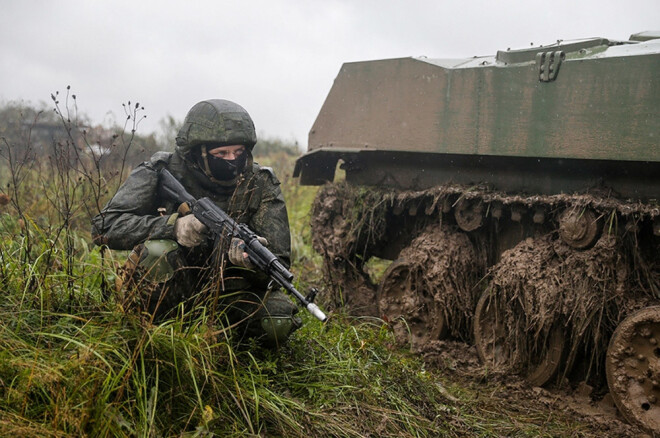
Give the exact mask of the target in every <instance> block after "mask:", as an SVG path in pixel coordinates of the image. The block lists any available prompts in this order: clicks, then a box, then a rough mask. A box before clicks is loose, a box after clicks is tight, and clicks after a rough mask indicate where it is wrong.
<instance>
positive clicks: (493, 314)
mask: <svg viewBox="0 0 660 438" xmlns="http://www.w3.org/2000/svg"><path fill="white" fill-rule="evenodd" d="M507 334H508V333H507V328H506V326H505V324H504V320H503V316H502V315H500V314H499V312H498V310H497V306H496V305H495V300H494V299H493V294H492V293H490V292H489V291H486V292H484V293H483V295H482V296H481V298H480V299H479V302H478V303H477V308H476V310H475V316H474V341H475V344H476V347H477V353H478V354H479V358H480V359H481V361H482V362H483V363H484V364H486V365H488V366H491V367H493V368H495V369H507V368H512V367H513V366H514V365H515V364H513V363H511V361H512V355H513V352H512V351H511V349H510V347H509V345H508V343H507ZM564 346H565V338H564V334H563V332H562V330H561V327H555V328H553V329H552V330H551V332H550V335H549V336H548V340H547V345H545V346H543V348H542V349H541V350H540V351H542V353H541V354H539V355H537V357H536V358H535V359H534V360H533V361H532V363H531V364H530V365H529V366H528V367H527V371H526V372H525V373H524V376H523V377H524V378H525V380H527V381H528V382H529V383H531V384H532V385H534V386H542V385H543V384H545V383H547V382H548V381H549V380H550V379H551V378H552V377H553V376H554V375H555V374H556V372H557V370H558V369H559V365H560V364H561V361H562V356H563V351H564Z"/></svg>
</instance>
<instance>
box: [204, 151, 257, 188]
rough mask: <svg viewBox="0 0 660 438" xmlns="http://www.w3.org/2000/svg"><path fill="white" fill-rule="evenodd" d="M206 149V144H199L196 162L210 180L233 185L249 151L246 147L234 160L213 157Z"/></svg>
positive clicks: (243, 166)
mask: <svg viewBox="0 0 660 438" xmlns="http://www.w3.org/2000/svg"><path fill="white" fill-rule="evenodd" d="M214 147H215V146H214ZM207 149H208V148H207V146H206V145H201V146H200V147H199V152H198V154H197V157H196V158H197V160H196V161H197V163H198V164H199V166H200V167H201V168H202V170H203V171H204V173H205V174H206V176H208V177H209V178H210V179H211V180H212V181H213V180H216V181H217V182H219V183H221V184H222V185H224V186H227V185H232V186H233V185H235V184H236V179H237V178H238V175H240V174H241V173H243V170H245V164H246V163H247V160H248V155H249V151H248V150H247V149H246V150H245V151H244V152H243V153H242V154H241V155H239V156H238V157H237V158H236V159H234V160H225V159H224V158H219V157H215V156H213V155H211V154H209V153H208V150H207Z"/></svg>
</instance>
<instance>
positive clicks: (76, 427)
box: [0, 151, 589, 437]
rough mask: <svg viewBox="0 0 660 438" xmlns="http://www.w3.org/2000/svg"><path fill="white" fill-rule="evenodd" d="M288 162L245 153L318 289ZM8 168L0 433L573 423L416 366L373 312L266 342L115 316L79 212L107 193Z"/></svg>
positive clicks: (378, 433) (347, 430)
mask: <svg viewBox="0 0 660 438" xmlns="http://www.w3.org/2000/svg"><path fill="white" fill-rule="evenodd" d="M293 158H294V157H292V156H291V155H290V154H289V153H286V152H281V151H280V152H278V153H277V154H271V155H267V156H264V157H258V161H260V162H261V163H262V164H265V165H270V166H273V167H274V168H275V169H276V171H277V174H278V175H279V176H280V179H281V181H282V187H283V191H284V194H285V197H286V199H287V203H288V207H289V215H290V221H291V226H292V238H293V267H292V271H293V272H294V273H295V274H296V276H297V279H296V284H297V285H298V286H299V289H300V290H304V289H306V288H307V286H309V285H312V284H313V285H316V286H319V287H321V288H323V280H322V276H321V273H320V266H321V260H320V258H319V256H318V255H316V254H315V253H314V252H313V250H312V249H311V245H310V239H311V236H310V230H309V211H310V207H311V204H312V200H313V198H314V195H315V193H316V189H315V188H313V187H312V188H310V187H300V186H298V185H297V184H296V181H295V180H293V179H292V178H291V169H292V164H293ZM19 170H20V172H22V173H18V178H17V177H16V176H17V170H16V169H13V171H9V170H7V169H4V170H3V172H4V173H3V174H2V177H3V178H4V179H3V181H2V183H3V184H4V185H3V187H7V189H6V191H5V198H4V201H9V200H11V202H10V203H9V204H6V205H4V206H3V207H0V208H1V210H0V233H1V234H2V236H1V237H2V239H1V241H0V284H2V292H3V298H4V299H3V300H2V301H0V436H3V437H4V436H7V437H70V436H71V437H87V436H89V437H124V436H125V437H160V436H181V437H211V436H217V437H232V436H235V437H245V436H254V437H298V436H300V437H303V436H304V437H310V436H313V437H436V436H449V437H453V436H455V437H459V436H581V435H582V434H583V432H584V431H583V426H581V425H579V424H575V423H574V421H573V420H572V419H571V418H567V417H562V416H560V414H557V413H548V412H545V411H538V412H537V411H531V410H529V409H525V408H523V407H520V406H518V407H517V408H514V411H515V409H521V411H520V412H514V413H512V412H510V411H506V412H504V411H503V409H504V408H503V407H502V406H500V405H498V402H497V401H493V400H492V399H490V398H488V397H485V396H484V393H485V392H496V391H497V390H498V389H497V387H496V386H495V387H489V386H487V385H484V384H477V383H475V382H470V381H457V380H454V378H453V377H452V376H451V375H447V374H443V373H441V372H440V371H439V369H435V368H434V369H431V368H429V367H428V366H427V365H425V364H424V363H423V362H422V361H421V360H420V359H419V358H416V357H414V356H412V355H410V354H409V352H408V350H407V349H406V348H400V347H398V346H397V345H396V344H395V342H394V338H393V336H392V333H391V332H390V330H389V329H388V327H387V325H385V324H383V322H382V321H380V320H377V319H365V318H362V319H360V318H350V317H348V316H346V315H343V314H342V313H341V311H335V312H333V313H332V314H331V318H330V320H329V321H328V322H327V323H326V324H321V323H320V322H318V321H317V320H315V319H313V318H311V317H310V316H309V315H303V320H304V326H303V328H302V329H300V330H298V331H297V332H296V333H295V334H294V336H293V337H292V339H291V341H290V343H289V344H288V345H287V346H285V347H283V348H281V349H280V350H278V351H272V350H268V349H264V348H262V347H260V346H258V345H256V344H254V343H250V342H244V343H241V344H237V343H235V342H233V341H232V340H231V338H230V332H229V330H228V329H227V328H225V327H223V326H222V325H220V323H219V322H218V321H216V320H214V319H213V318H212V317H211V316H210V314H209V313H208V312H207V311H206V310H207V309H201V311H199V312H197V313H195V315H194V317H193V316H190V317H187V318H185V319H174V320H169V321H166V322H163V323H161V324H158V325H153V324H150V323H149V322H148V321H145V319H144V318H141V317H140V315H136V314H132V313H130V312H125V311H124V310H123V309H122V308H121V307H120V305H119V302H120V301H119V300H118V299H117V297H116V294H115V292H114V289H113V288H112V284H113V281H114V276H115V270H114V266H116V265H117V264H118V263H121V262H122V261H123V260H122V257H123V255H122V254H113V253H112V252H109V251H101V250H100V248H99V247H97V246H94V245H92V244H91V243H90V239H89V232H88V231H87V227H88V223H89V222H88V220H89V216H90V214H93V213H94V206H95V205H98V204H99V203H100V201H101V200H102V199H107V197H108V196H109V194H110V191H109V190H106V191H104V190H103V189H104V188H105V187H106V185H105V184H108V185H109V184H110V183H108V182H107V181H106V180H103V181H106V182H105V183H101V180H100V179H99V180H95V179H94V178H90V177H89V173H83V174H80V173H78V171H77V170H75V169H71V168H66V167H64V168H62V169H60V170H59V171H53V172H51V173H49V172H46V171H44V169H43V168H42V169H36V168H32V169H19ZM80 175H83V176H80ZM119 175H120V176H121V175H122V174H121V173H119ZM95 184H96V185H95ZM99 188H101V190H100V191H99ZM94 194H99V199H95V198H94ZM97 211H98V210H97ZM507 409H508V408H507ZM585 436H589V435H588V434H587V435H585Z"/></svg>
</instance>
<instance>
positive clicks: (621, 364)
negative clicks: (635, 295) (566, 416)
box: [605, 306, 660, 432]
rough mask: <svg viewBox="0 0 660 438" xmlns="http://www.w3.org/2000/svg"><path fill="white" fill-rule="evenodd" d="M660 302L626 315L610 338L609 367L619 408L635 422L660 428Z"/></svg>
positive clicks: (607, 360)
mask: <svg viewBox="0 0 660 438" xmlns="http://www.w3.org/2000/svg"><path fill="white" fill-rule="evenodd" d="M659 343H660V306H654V307H647V308H645V309H642V310H639V311H637V312H635V313H633V314H632V315H630V316H628V317H627V318H626V319H624V320H623V321H622V322H621V324H619V326H618V327H617V329H616V330H615V331H614V334H613V335H612V338H611V339H610V345H609V347H608V349H607V356H606V359H605V371H606V373H607V384H608V386H609V388H610V394H611V395H612V398H613V399H614V402H615V403H616V406H617V408H619V411H620V412H621V413H622V414H623V416H624V417H626V419H627V420H628V421H629V422H631V423H637V424H639V425H641V426H642V427H644V428H646V429H647V430H649V432H658V431H660V345H659Z"/></svg>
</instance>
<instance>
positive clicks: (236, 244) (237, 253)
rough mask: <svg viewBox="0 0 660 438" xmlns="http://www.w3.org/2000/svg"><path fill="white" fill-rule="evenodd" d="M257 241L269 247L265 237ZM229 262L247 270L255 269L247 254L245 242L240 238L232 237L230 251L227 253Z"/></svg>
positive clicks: (258, 238)
mask: <svg viewBox="0 0 660 438" xmlns="http://www.w3.org/2000/svg"><path fill="white" fill-rule="evenodd" d="M257 240H258V241H259V242H260V243H261V244H262V245H263V246H268V240H266V238H265V237H257ZM227 255H228V256H229V261H230V262H231V263H232V264H234V265H236V266H240V267H243V268H247V269H252V268H254V265H253V264H252V262H251V261H250V259H249V258H248V253H247V252H245V242H243V240H242V239H239V238H238V237H232V238H231V242H230V243H229V251H228V252H227Z"/></svg>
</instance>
